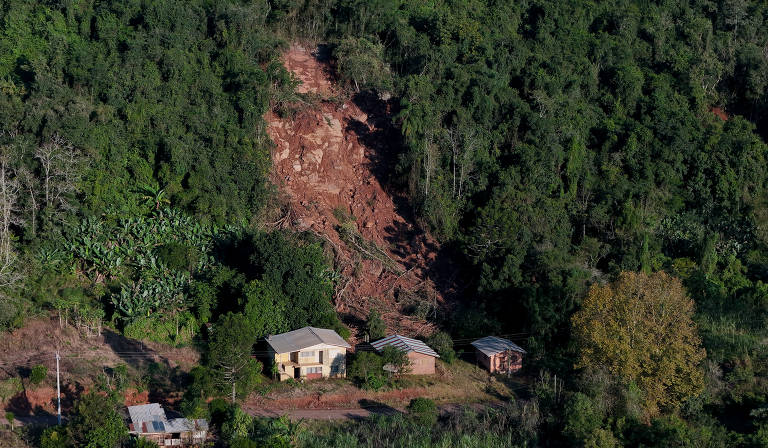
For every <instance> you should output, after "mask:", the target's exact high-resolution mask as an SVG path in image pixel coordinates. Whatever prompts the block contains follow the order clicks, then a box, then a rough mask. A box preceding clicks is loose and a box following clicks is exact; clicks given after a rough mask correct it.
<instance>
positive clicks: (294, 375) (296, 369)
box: [293, 367, 301, 379]
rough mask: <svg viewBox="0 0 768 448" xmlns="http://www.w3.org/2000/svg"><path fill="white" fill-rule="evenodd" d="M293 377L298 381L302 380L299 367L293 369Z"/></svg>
mask: <svg viewBox="0 0 768 448" xmlns="http://www.w3.org/2000/svg"><path fill="white" fill-rule="evenodd" d="M293 377H294V378H296V379H299V378H301V368H299V367H294V368H293Z"/></svg>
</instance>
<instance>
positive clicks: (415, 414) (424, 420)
mask: <svg viewBox="0 0 768 448" xmlns="http://www.w3.org/2000/svg"><path fill="white" fill-rule="evenodd" d="M408 414H409V415H410V416H411V418H412V419H413V421H414V422H416V423H417V424H419V425H421V426H427V427H432V426H433V425H434V424H435V423H437V405H436V404H435V402H434V401H433V400H430V399H429V398H423V397H419V398H414V399H413V400H411V402H410V403H409V404H408Z"/></svg>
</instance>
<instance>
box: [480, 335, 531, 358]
mask: <svg viewBox="0 0 768 448" xmlns="http://www.w3.org/2000/svg"><path fill="white" fill-rule="evenodd" d="M472 345H473V346H474V347H475V348H476V349H478V350H480V351H481V352H483V353H484V354H485V355H487V356H493V355H495V354H497V353H501V352H503V351H506V350H512V351H513V352H519V353H525V350H523V349H522V348H520V346H519V345H517V344H515V343H514V342H512V341H509V340H507V339H504V338H498V337H496V336H486V337H484V338H480V339H478V340H476V341H474V342H472Z"/></svg>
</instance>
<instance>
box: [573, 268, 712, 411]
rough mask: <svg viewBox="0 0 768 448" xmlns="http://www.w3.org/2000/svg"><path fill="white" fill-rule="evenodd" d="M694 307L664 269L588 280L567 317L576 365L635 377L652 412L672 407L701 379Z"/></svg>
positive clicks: (692, 391) (629, 378) (697, 389)
mask: <svg viewBox="0 0 768 448" xmlns="http://www.w3.org/2000/svg"><path fill="white" fill-rule="evenodd" d="M693 311H694V310H693V300H691V298H690V297H688V294H687V293H686V291H685V289H684V288H683V285H682V282H680V280H678V279H676V278H674V277H671V276H669V275H668V274H666V273H664V272H657V273H654V274H650V275H648V274H644V273H639V274H637V273H631V272H624V273H622V274H621V275H619V278H618V279H617V280H616V281H615V282H613V283H611V284H606V285H597V284H596V285H593V286H592V287H591V288H590V289H589V293H588V294H587V296H586V297H585V298H584V302H583V303H582V308H581V309H580V310H579V311H577V312H576V313H575V314H574V315H573V318H572V322H573V333H574V338H575V341H576V344H577V345H578V348H579V358H578V361H577V363H576V367H578V368H583V367H604V368H607V369H608V370H609V371H610V372H611V373H612V374H614V375H617V376H619V377H620V378H623V379H624V380H625V381H627V382H634V383H636V384H637V385H638V386H639V387H640V389H641V390H642V391H643V392H644V393H645V396H644V400H645V404H646V406H647V409H648V412H649V413H650V414H651V415H654V414H656V413H657V412H658V408H659V407H662V408H670V407H672V408H674V407H677V406H679V405H680V403H681V402H682V401H683V400H685V399H686V398H690V397H691V396H693V395H695V394H697V393H699V392H701V390H702V388H703V384H704V379H703V375H702V372H701V370H700V369H699V364H700V363H701V361H702V360H703V359H704V357H705V352H704V350H703V349H702V348H701V338H700V337H699V335H698V333H697V331H696V325H695V324H694V322H693Z"/></svg>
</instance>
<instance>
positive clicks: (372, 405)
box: [346, 398, 402, 420]
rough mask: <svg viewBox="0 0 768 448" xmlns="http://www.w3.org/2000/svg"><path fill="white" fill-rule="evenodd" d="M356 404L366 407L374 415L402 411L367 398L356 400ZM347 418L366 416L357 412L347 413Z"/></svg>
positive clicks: (354, 418) (394, 413)
mask: <svg viewBox="0 0 768 448" xmlns="http://www.w3.org/2000/svg"><path fill="white" fill-rule="evenodd" d="M357 404H358V405H359V406H360V407H361V408H363V409H366V410H367V411H368V412H370V413H371V414H375V415H397V414H402V411H400V410H399V409H397V408H393V407H392V406H389V405H388V404H384V403H382V402H380V401H375V400H369V399H367V398H363V399H361V400H358V402H357ZM346 417H347V418H349V419H352V420H365V419H366V418H367V417H363V416H360V415H357V414H351V413H350V414H347V415H346Z"/></svg>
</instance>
